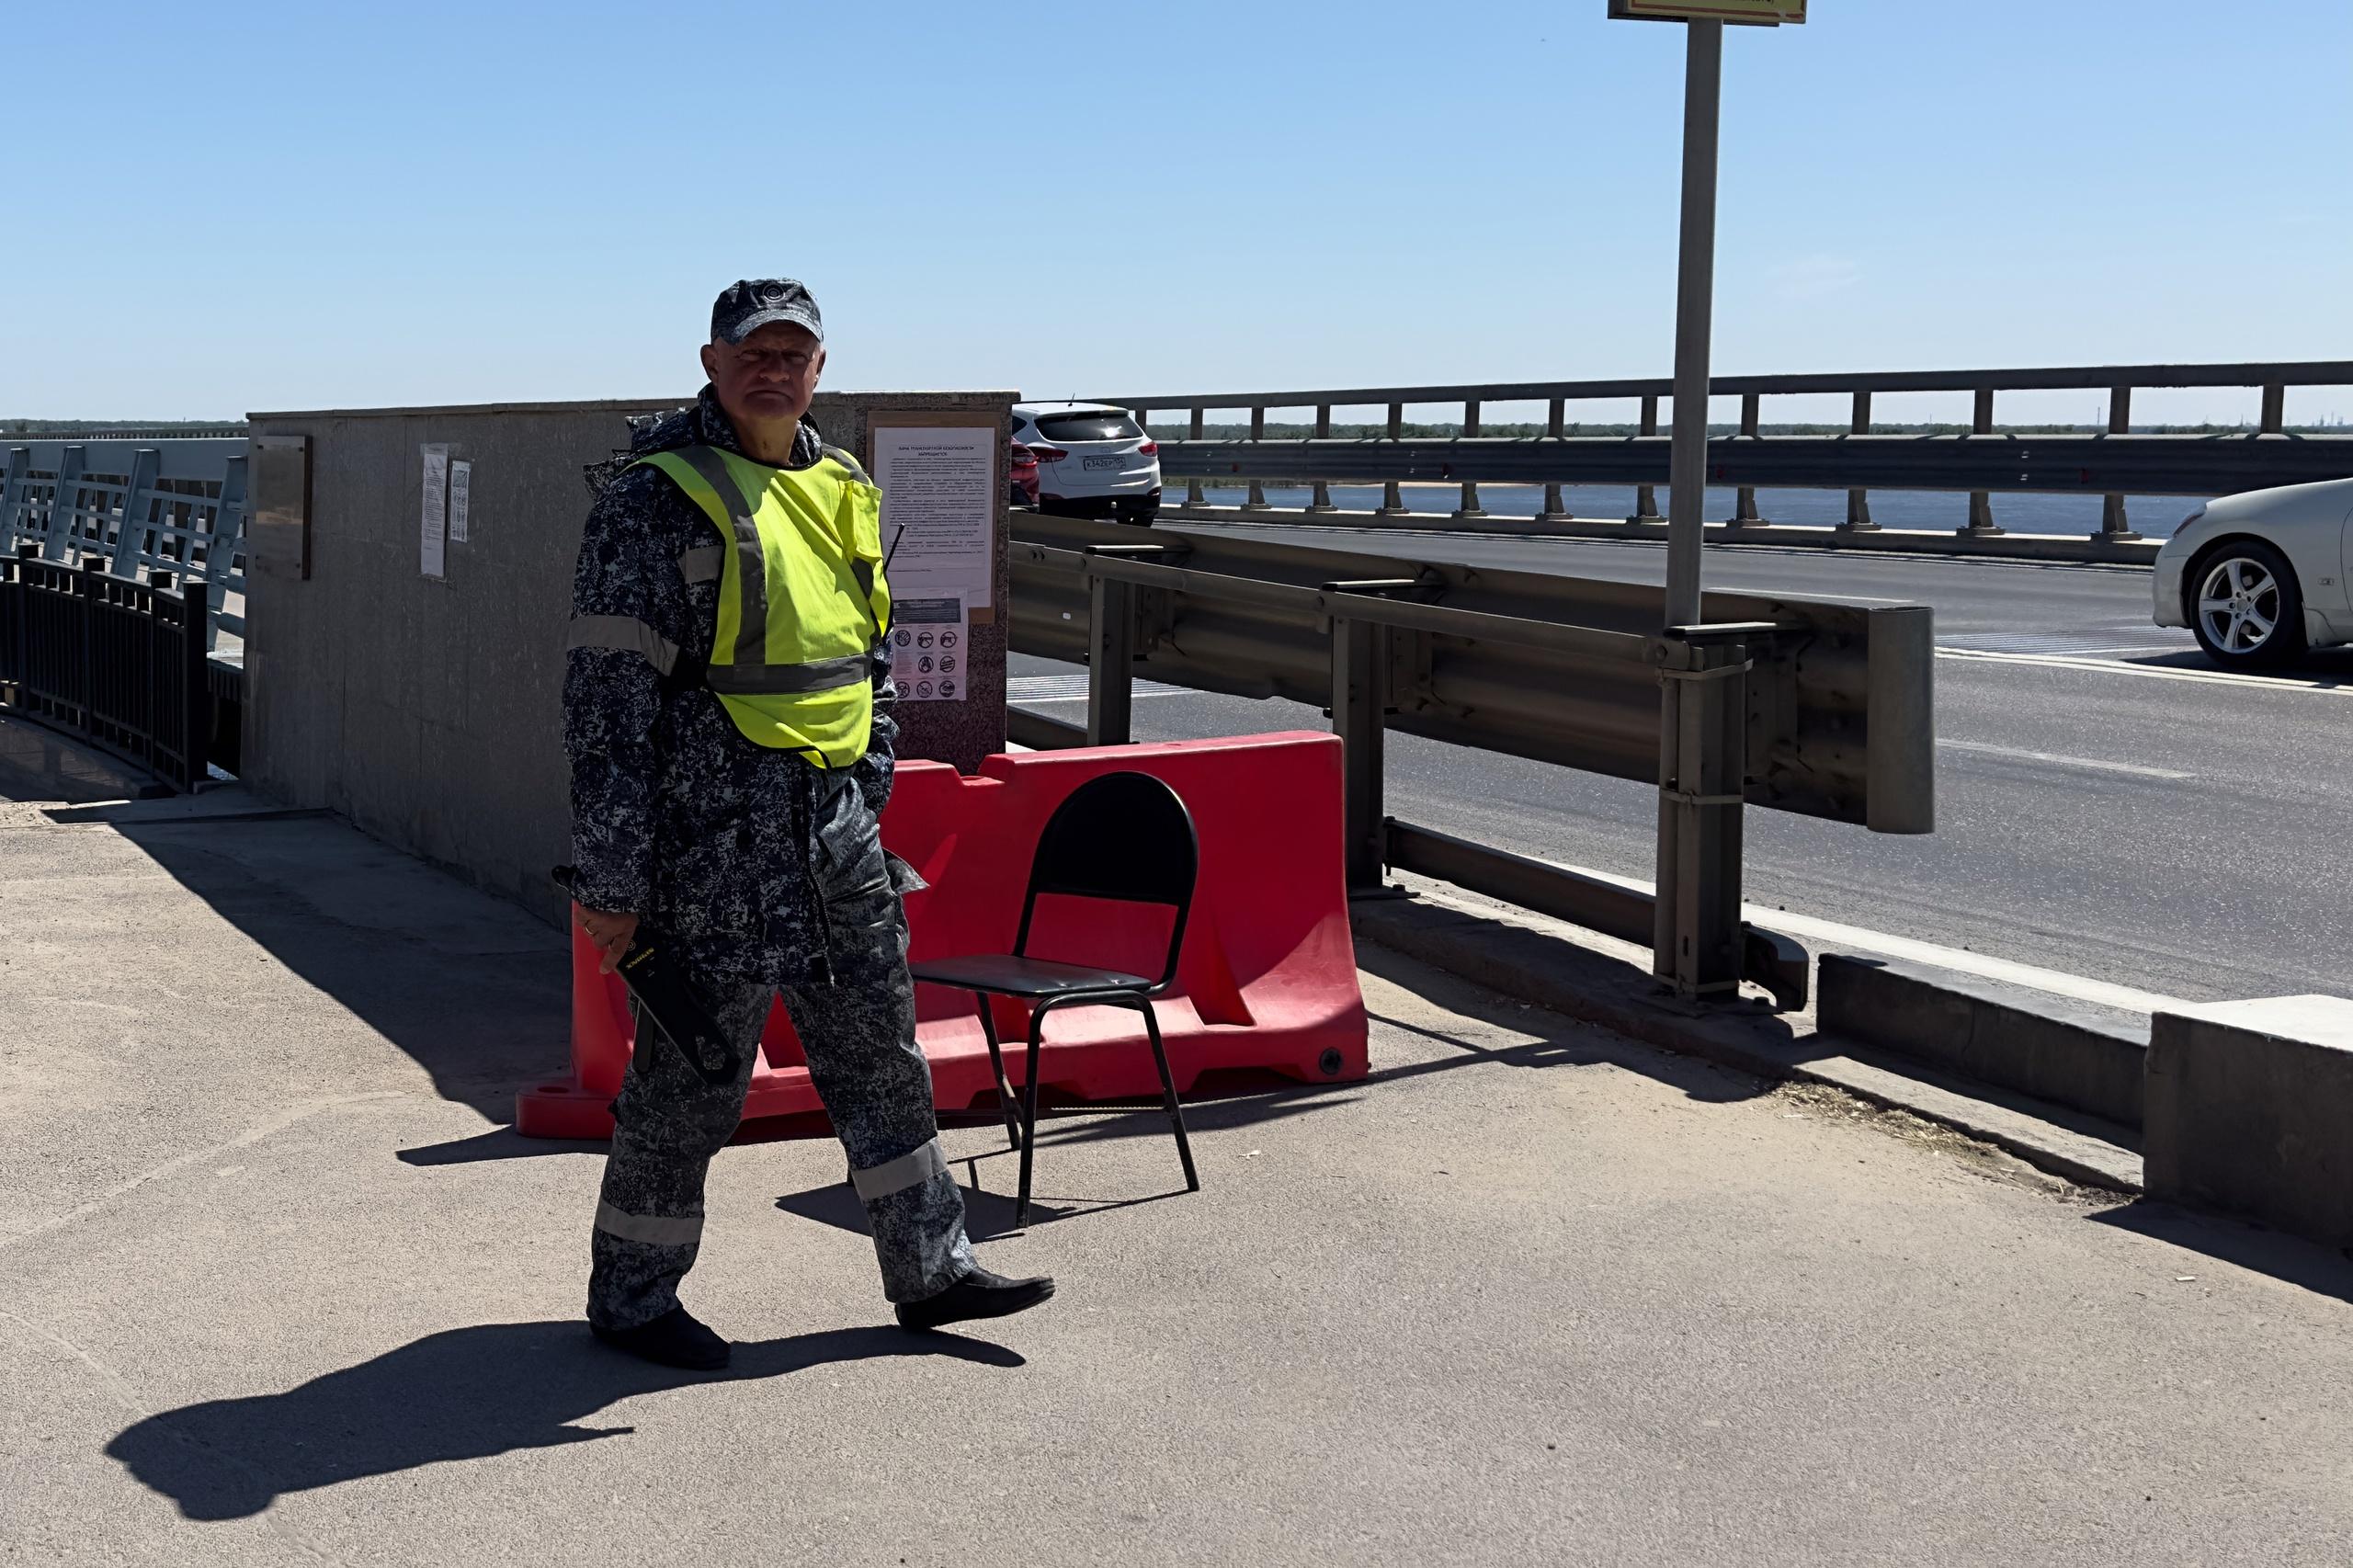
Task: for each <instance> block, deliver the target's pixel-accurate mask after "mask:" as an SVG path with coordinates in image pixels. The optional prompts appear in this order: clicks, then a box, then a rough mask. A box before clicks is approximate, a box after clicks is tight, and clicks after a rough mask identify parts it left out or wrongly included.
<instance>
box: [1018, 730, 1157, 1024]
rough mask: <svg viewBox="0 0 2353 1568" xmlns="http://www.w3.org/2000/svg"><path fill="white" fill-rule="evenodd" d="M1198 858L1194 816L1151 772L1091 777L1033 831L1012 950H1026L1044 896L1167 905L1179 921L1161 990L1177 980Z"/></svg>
mask: <svg viewBox="0 0 2353 1568" xmlns="http://www.w3.org/2000/svg"><path fill="white" fill-rule="evenodd" d="M1200 863H1201V844H1200V838H1199V835H1198V834H1196V833H1195V832H1194V830H1193V813H1192V812H1188V811H1187V810H1186V809H1185V802H1184V801H1183V799H1182V798H1181V797H1179V796H1178V795H1177V793H1176V790H1172V789H1170V788H1169V787H1168V785H1167V783H1166V782H1165V780H1163V779H1159V778H1154V777H1153V776H1152V775H1151V774H1149V773H1106V774H1104V775H1103V776H1102V777H1101V778H1090V779H1088V780H1087V781H1086V783H1084V784H1082V785H1080V786H1079V787H1078V788H1077V789H1075V790H1072V791H1071V792H1070V796H1069V798H1068V799H1067V800H1065V801H1063V803H1062V804H1061V805H1059V806H1057V807H1055V808H1054V814H1053V815H1052V816H1051V817H1049V818H1047V819H1046V830H1045V831H1044V832H1043V833H1041V834H1040V835H1038V851H1037V853H1036V855H1034V856H1033V857H1032V858H1031V859H1030V861H1029V892H1028V894H1027V895H1026V896H1025V897H1024V898H1023V899H1022V901H1021V931H1020V934H1019V935H1018V936H1017V937H1014V939H1013V950H1014V951H1015V952H1016V953H1024V952H1026V951H1027V950H1028V949H1029V917H1030V915H1031V914H1032V913H1034V912H1035V911H1036V909H1037V907H1038V898H1039V895H1040V894H1041V893H1057V894H1062V895H1064V896H1067V897H1071V898H1099V899H1110V900H1116V901H1118V902H1120V903H1156V904H1166V905H1168V906H1170V907H1172V908H1173V909H1175V910H1176V925H1175V926H1174V927H1173V928H1172V929H1171V930H1170V932H1169V936H1168V961H1167V966H1166V968H1165V970H1164V971H1162V973H1161V975H1160V977H1159V978H1158V979H1157V980H1156V981H1154V990H1162V989H1165V987H1167V986H1168V985H1169V984H1170V983H1173V982H1174V981H1175V980H1176V959H1177V955H1178V953H1179V952H1180V951H1182V949H1183V948H1184V946H1185V923H1186V921H1187V919H1188V917H1189V916H1190V915H1191V914H1192V908H1193V884H1194V881H1195V880H1196V878H1197V877H1198V875H1199V871H1200Z"/></svg>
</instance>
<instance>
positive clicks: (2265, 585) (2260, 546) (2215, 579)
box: [2185, 540, 2304, 668]
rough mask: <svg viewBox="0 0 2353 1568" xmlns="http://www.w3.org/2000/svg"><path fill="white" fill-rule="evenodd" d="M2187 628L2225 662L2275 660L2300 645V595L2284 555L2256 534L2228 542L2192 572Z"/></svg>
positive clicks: (2208, 653)
mask: <svg viewBox="0 0 2353 1568" xmlns="http://www.w3.org/2000/svg"><path fill="white" fill-rule="evenodd" d="M2189 583H2190V590H2189V594H2188V600H2189V603H2188V605H2187V606H2186V607H2185V608H2187V609H2188V611H2189V625H2190V630H2191V631H2195V632H2196V633H2197V634H2198V645H2199V646H2200V647H2201V648H2203V649H2205V650H2206V656H2207V657H2209V658H2211V659H2212V660H2213V661H2214V662H2215V663H2216V664H2218V665H2224V666H2226V667H2234V668H2246V667H2248V666H2251V665H2277V664H2280V663H2282V662H2284V661H2286V660H2289V659H2292V658H2294V657H2296V656H2297V655H2298V654H2300V653H2302V652H2303V651H2304V596H2303V590H2302V588H2301V587H2299V586H2298V585H2297V583H2296V574H2295V571H2294V569H2293V568H2291V567H2290V565H2289V564H2288V559H2287V557H2285V556H2283V555H2281V554H2280V553H2279V551H2276V550H2274V549H2272V548H2271V547H2270V546H2269V545H2268V544H2264V543H2262V542H2260V541H2258V540H2238V541H2236V542H2234V543H2231V544H2226V545H2224V546H2222V548H2221V549H2220V550H2217V551H2214V552H2213V553H2212V554H2211V555H2208V556H2206V557H2205V558H2204V559H2203V560H2201V561H2200V562H2198V567H2197V570H2196V571H2195V572H2193V573H2191V574H2190V577H2189Z"/></svg>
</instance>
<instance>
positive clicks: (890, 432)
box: [874, 425, 999, 689]
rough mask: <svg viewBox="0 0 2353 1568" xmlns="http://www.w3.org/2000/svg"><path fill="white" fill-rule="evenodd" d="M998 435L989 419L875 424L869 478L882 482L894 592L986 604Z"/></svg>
mask: <svg viewBox="0 0 2353 1568" xmlns="http://www.w3.org/2000/svg"><path fill="white" fill-rule="evenodd" d="M998 438H999V433H998V430H997V427H996V426H994V425H947V426H904V427H903V426H888V425H886V426H881V427H879V428H877V429H876V430H875V432H874V483H877V484H879V485H881V487H882V549H883V551H884V552H885V553H886V554H887V555H889V557H890V562H891V566H890V571H889V574H888V575H889V577H890V582H891V590H892V593H893V594H894V595H897V594H904V595H905V596H906V597H909V598H911V599H935V598H937V599H945V598H951V597H956V598H961V599H962V600H963V601H964V604H965V605H966V607H967V608H968V609H985V608H988V604H989V595H990V590H991V589H992V588H993V586H994V583H993V582H992V579H993V577H994V576H995V564H996V560H995V553H996V552H995V543H996V447H997V441H998ZM960 689H961V687H960Z"/></svg>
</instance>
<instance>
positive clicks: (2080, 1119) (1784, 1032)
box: [1350, 890, 2142, 1195]
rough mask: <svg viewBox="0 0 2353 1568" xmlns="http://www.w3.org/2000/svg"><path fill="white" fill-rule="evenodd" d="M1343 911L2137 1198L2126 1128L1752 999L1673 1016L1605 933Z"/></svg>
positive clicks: (1668, 1044) (1725, 1059) (1464, 962)
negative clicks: (1905, 1057) (1944, 1069)
mask: <svg viewBox="0 0 2353 1568" xmlns="http://www.w3.org/2000/svg"><path fill="white" fill-rule="evenodd" d="M1350 917H1351V920H1352V923H1353V925H1354V926H1355V930H1356V935H1357V937H1358V940H1359V941H1370V942H1373V943H1377V944H1378V945H1380V946H1381V947H1384V948H1388V949H1392V950H1393V951H1396V952H1400V953H1404V954H1405V955H1406V956H1407V957H1409V958H1415V959H1418V960H1421V961H1422V962H1424V963H1427V964H1430V965H1432V966H1433V967H1435V968H1438V969H1442V970H1445V971H1448V972H1449V973H1452V974H1458V975H1461V977H1462V978H1464V979H1466V980H1470V981H1474V982H1476V983H1479V984H1482V985H1484V986H1486V987H1488V988H1489V989H1491V990H1494V991H1498V992H1501V993H1502V994H1505V995H1507V996H1512V997H1515V998H1517V999H1518V1000H1520V1001H1524V1002H1529V1003H1531V1004H1533V1005H1535V1006H1540V1007H1544V1008H1547V1009H1549V1010H1551V1011H1552V1012H1556V1013H1560V1014H1562V1015H1563V1016H1564V1017H1572V1018H1576V1019H1580V1020H1582V1021H1584V1022H1586V1023H1591V1024H1597V1025H1599V1026H1601V1027H1602V1028H1608V1029H1610V1030H1612V1031H1614V1032H1616V1033H1619V1034H1622V1035H1626V1036H1628V1037H1630V1038H1631V1039H1633V1040H1641V1041H1642V1042H1643V1043H1644V1044H1647V1045H1654V1046H1657V1047H1659V1048H1661V1049H1662V1050H1666V1051H1675V1052H1677V1053H1678V1054H1680V1055H1685V1056H1696V1057H1699V1058H1700V1059H1701V1060H1703V1061H1708V1062H1715V1063H1717V1064H1718V1065H1720V1066H1724V1067H1730V1068H1733V1069H1735V1070H1737V1071H1740V1072H1744V1073H1753V1074H1756V1075H1758V1076H1759V1077H1766V1078H1776V1079H1781V1080H1786V1081H1791V1082H1798V1083H1813V1084H1824V1085H1829V1086H1831V1087H1833V1088H1837V1089H1843V1090H1845V1091H1846V1092H1847V1093H1849V1094H1852V1095H1855V1096H1858V1097H1859V1098H1862V1099H1866V1100H1869V1101H1870V1102H1871V1103H1873V1104H1875V1105H1881V1106H1886V1107H1888V1108H1893V1109H1896V1110H1904V1111H1909V1112H1910V1113H1912V1114H1913V1115H1915V1116H1918V1117H1922V1118H1924V1119H1927V1120H1930V1121H1935V1122H1938V1123H1941V1124H1943V1125H1944V1126H1947V1127H1950V1128H1952V1129H1954V1130H1955V1131H1960V1132H1963V1133H1966V1134H1967V1135H1969V1136H1970V1137H1972V1138H1975V1139H1977V1140H1979V1141H1980V1142H1985V1143H1990V1144H1992V1145H1994V1146H1995V1148H1998V1149H2001V1150H2003V1151H2004V1152H2005V1153H2009V1154H2012V1155H2015V1156H2016V1157H2018V1159H2020V1160H2023V1161H2025V1162H2026V1163H2027V1164H2029V1165H2033V1166H2035V1167H2036V1168H2037V1169H2039V1170H2042V1171H2046V1172H2048V1173H2050V1174H2051V1175H2052V1176H2060V1177H2063V1178H2064V1179H2066V1180H2068V1181H2072V1182H2076V1183H2079V1184H2081V1185H2084V1186H2086V1187H2103V1188H2106V1189H2108V1190H2109V1191H2114V1192H2120V1193H2126V1194H2131V1195H2138V1194H2139V1193H2140V1191H2141V1190H2142V1182H2141V1157H2140V1154H2139V1153H2138V1152H2137V1150H2136V1149H2135V1147H2134V1146H2133V1145H2134V1135H2133V1133H2132V1132H2131V1130H2130V1129H2127V1128H2123V1127H2119V1126H2116V1125H2114V1124H2112V1123H2104V1122H2101V1121H2099V1120H2097V1119H2094V1118H2090V1117H2086V1116H2081V1115H2079V1114H2074V1113H2070V1112H2069V1111H2067V1110H2066V1109H2064V1108H2061V1107H2057V1106H2052V1105H2047V1104H2040V1103H2037V1102H2033V1101H2030V1100H2029V1099H2028V1098H2027V1097H2026V1096H2021V1095H2017V1094H2013V1093H2010V1092H2008V1091H2006V1090H2003V1089H2000V1088H1995V1087H1992V1086H1987V1085H1972V1084H1962V1083H1961V1082H1959V1081H1957V1080H1953V1079H1949V1078H1946V1077H1944V1076H1943V1075H1942V1074H1937V1073H1935V1072H1933V1071H1927V1070H1923V1069H1921V1068H1919V1067H1917V1066H1915V1065H1913V1064H1911V1063H1908V1062H1895V1061H1891V1060H1889V1059H1886V1058H1882V1057H1876V1056H1875V1055H1874V1054H1872V1053H1870V1052H1860V1053H1858V1052H1856V1051H1853V1050H1852V1049H1851V1048H1848V1047H1847V1046H1845V1045H1843V1044H1841V1043H1839V1042H1836V1041H1834V1040H1828V1039H1826V1038H1824V1036H1822V1035H1821V1034H1820V1033H1818V1032H1816V1031H1814V1030H1813V1029H1811V1028H1806V1027H1805V1026H1806V1024H1807V1023H1808V1022H1809V1020H1808V1019H1806V1018H1805V1017H1803V1016H1799V1017H1787V1016H1782V1015H1778V1014H1775V1013H1772V1012H1770V1011H1768V1010H1767V1009H1766V1008H1765V1007H1764V1006H1761V1005H1756V1004H1750V1005H1749V1006H1745V1007H1721V1008H1714V1009H1710V1010H1707V1011H1699V1010H1696V1009H1686V1008H1684V1007H1683V1006H1679V1005H1678V1004H1677V1003H1676V1002H1675V1000H1674V999H1673V998H1672V997H1671V996H1668V995H1666V994H1664V993H1663V992H1661V991H1660V989H1659V987H1658V984H1657V982H1655V981H1654V979H1653V978H1652V977H1651V975H1650V973H1649V972H1648V971H1647V970H1646V969H1645V968H1643V967H1642V966H1640V965H1638V964H1635V963H1631V962H1629V961H1628V960H1627V958H1626V956H1624V955H1623V954H1621V953H1620V952H1617V951H1615V950H1612V949H1616V948H1619V947H1622V946H1623V944H1612V943H1609V942H1608V938H1606V937H1591V938H1588V937H1586V935H1585V934H1583V933H1579V932H1577V931H1576V930H1575V929H1574V927H1571V926H1564V925H1562V924H1561V923H1559V922H1547V921H1542V919H1541V917H1540V916H1535V915H1522V914H1520V913H1519V912H1509V913H1506V912H1504V911H1502V910H1500V909H1482V908H1474V907H1472V905H1470V904H1468V903H1463V902H1461V901H1459V900H1457V899H1454V898H1451V897H1449V896H1448V895H1447V894H1445V893H1443V892H1423V891H1418V890H1417V892H1416V896H1415V897H1413V898H1410V899H1397V900H1366V901H1361V902H1358V903H1355V904H1353V905H1351V907H1350Z"/></svg>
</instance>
